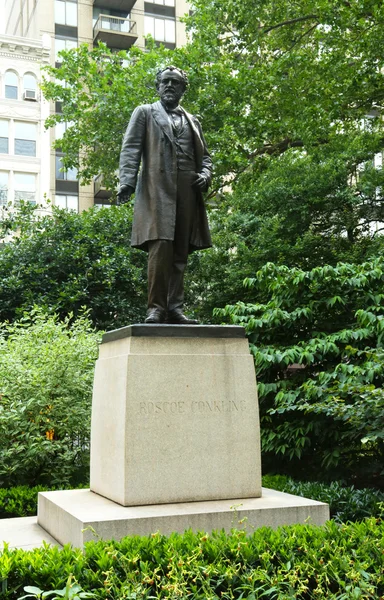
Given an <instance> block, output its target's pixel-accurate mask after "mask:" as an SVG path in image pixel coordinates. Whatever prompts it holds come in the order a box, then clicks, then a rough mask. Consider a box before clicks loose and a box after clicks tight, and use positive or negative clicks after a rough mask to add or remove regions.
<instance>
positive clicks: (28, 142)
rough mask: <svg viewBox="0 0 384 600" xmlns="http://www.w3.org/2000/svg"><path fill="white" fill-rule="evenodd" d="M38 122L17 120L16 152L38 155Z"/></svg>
mask: <svg viewBox="0 0 384 600" xmlns="http://www.w3.org/2000/svg"><path fill="white" fill-rule="evenodd" d="M36 130H37V126H36V123H25V122H23V121H15V154H17V155H22V156H36Z"/></svg>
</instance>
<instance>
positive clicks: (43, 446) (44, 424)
mask: <svg viewBox="0 0 384 600" xmlns="http://www.w3.org/2000/svg"><path fill="white" fill-rule="evenodd" d="M98 339H99V334H96V333H95V332H94V331H93V329H92V326H91V323H90V321H89V319H88V317H87V316H86V315H83V316H79V317H78V318H77V319H76V320H73V321H72V320H71V319H70V317H68V318H67V319H66V320H64V321H62V322H61V321H59V319H58V318H57V316H55V315H46V314H44V313H43V312H42V311H41V310H40V309H34V310H33V311H32V312H31V314H30V315H25V316H24V317H23V318H22V319H20V320H19V321H17V322H15V323H13V324H6V323H5V324H2V325H1V324H0V485H1V486H2V487H5V486H8V487H10V486H14V485H24V484H25V485H36V484H49V485H53V486H58V485H64V486H66V485H71V484H75V483H76V482H77V481H84V480H86V478H87V476H88V465H89V433H90V415H91V398H92V383H93V370H94V364H95V360H96V358H97V352H98V348H97V340H98Z"/></svg>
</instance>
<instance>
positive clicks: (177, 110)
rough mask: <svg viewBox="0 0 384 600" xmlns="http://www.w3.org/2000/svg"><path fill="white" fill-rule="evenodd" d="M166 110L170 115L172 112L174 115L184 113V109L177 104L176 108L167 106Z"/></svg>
mask: <svg viewBox="0 0 384 600" xmlns="http://www.w3.org/2000/svg"><path fill="white" fill-rule="evenodd" d="M164 108H165V107H164ZM165 110H166V112H167V113H168V114H169V115H172V114H173V115H182V114H183V111H182V109H181V108H180V107H179V106H177V107H176V108H170V109H168V108H166V109H165Z"/></svg>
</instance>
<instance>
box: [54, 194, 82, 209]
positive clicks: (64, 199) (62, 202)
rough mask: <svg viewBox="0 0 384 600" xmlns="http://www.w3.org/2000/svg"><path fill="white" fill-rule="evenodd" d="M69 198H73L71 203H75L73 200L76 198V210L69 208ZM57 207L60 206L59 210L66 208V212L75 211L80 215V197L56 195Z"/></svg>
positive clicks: (75, 195)
mask: <svg viewBox="0 0 384 600" xmlns="http://www.w3.org/2000/svg"><path fill="white" fill-rule="evenodd" d="M68 198H71V201H73V199H74V198H76V208H68ZM59 199H60V200H59ZM64 205H65V206H64ZM55 206H58V207H59V208H64V209H65V210H73V211H74V212H77V213H78V212H79V196H78V194H56V195H55Z"/></svg>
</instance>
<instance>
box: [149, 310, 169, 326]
mask: <svg viewBox="0 0 384 600" xmlns="http://www.w3.org/2000/svg"><path fill="white" fill-rule="evenodd" d="M164 321H165V311H163V310H161V308H150V309H149V310H148V312H147V318H146V319H145V323H153V324H159V323H164Z"/></svg>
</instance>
